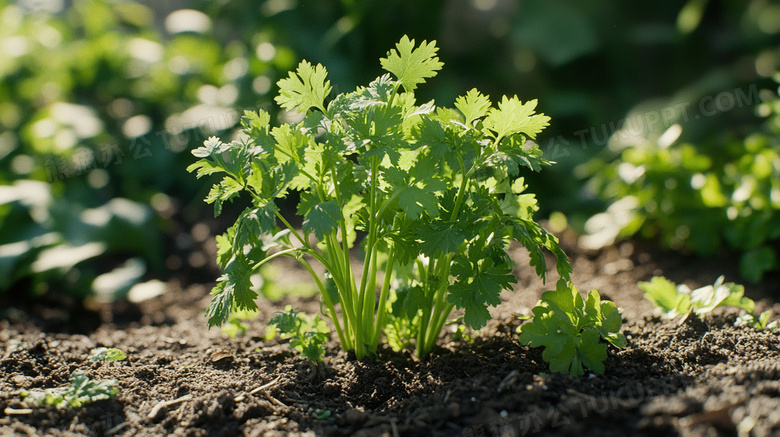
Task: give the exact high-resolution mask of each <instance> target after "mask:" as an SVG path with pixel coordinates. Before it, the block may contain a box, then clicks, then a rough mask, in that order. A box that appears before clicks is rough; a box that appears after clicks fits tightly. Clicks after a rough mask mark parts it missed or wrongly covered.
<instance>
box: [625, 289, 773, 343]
mask: <svg viewBox="0 0 780 437" xmlns="http://www.w3.org/2000/svg"><path fill="white" fill-rule="evenodd" d="M724 281H725V278H724V277H723V276H720V277H718V279H717V280H716V281H715V283H714V284H713V285H706V286H704V287H700V288H697V289H695V290H691V289H690V288H688V286H687V285H685V284H679V285H676V284H675V283H674V282H672V281H670V280H668V279H666V278H664V277H663V276H655V277H653V278H652V279H651V280H650V281H648V282H639V283H637V286H638V287H639V289H641V290H642V291H644V292H645V295H644V297H645V299H647V300H649V301H650V302H651V303H652V304H653V305H654V306H655V307H656V308H658V309H660V310H661V312H662V313H663V315H664V316H665V317H667V318H670V319H673V318H675V317H678V316H683V318H681V319H680V322H682V321H684V320H685V318H687V317H688V315H690V314H691V313H694V314H696V315H697V316H699V317H700V318H704V317H705V316H706V315H707V314H709V313H711V312H712V310H714V309H715V308H718V307H727V306H730V307H736V308H739V309H741V310H743V311H744V313H743V314H741V315H740V317H739V318H738V319H737V324H744V325H748V326H751V327H753V328H755V329H757V330H762V329H772V330H773V329H775V328H776V326H777V322H771V323H770V322H769V320H770V319H771V318H772V312H771V311H765V312H763V313H761V314H756V313H755V308H756V303H755V302H754V301H753V299H750V298H749V297H745V296H744V294H745V287H744V286H742V285H739V284H735V283H733V282H728V283H724Z"/></svg>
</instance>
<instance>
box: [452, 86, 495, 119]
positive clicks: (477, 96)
mask: <svg viewBox="0 0 780 437" xmlns="http://www.w3.org/2000/svg"><path fill="white" fill-rule="evenodd" d="M490 106H491V103H490V98H489V97H488V96H485V95H482V93H480V92H479V91H477V89H476V88H473V89H471V90H470V91H469V92H468V93H466V95H465V96H460V97H458V98H457V99H455V107H456V108H458V110H459V111H460V112H461V113H462V114H463V116H464V117H465V118H466V126H469V127H473V126H474V122H475V121H476V120H478V119H480V118H482V117H484V116H485V115H487V112H488V109H490Z"/></svg>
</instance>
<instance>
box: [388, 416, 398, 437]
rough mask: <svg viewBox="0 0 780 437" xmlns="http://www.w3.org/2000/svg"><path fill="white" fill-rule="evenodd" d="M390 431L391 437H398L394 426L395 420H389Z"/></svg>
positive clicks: (396, 427)
mask: <svg viewBox="0 0 780 437" xmlns="http://www.w3.org/2000/svg"><path fill="white" fill-rule="evenodd" d="M390 429H391V430H392V431H393V437H398V426H396V424H395V419H390Z"/></svg>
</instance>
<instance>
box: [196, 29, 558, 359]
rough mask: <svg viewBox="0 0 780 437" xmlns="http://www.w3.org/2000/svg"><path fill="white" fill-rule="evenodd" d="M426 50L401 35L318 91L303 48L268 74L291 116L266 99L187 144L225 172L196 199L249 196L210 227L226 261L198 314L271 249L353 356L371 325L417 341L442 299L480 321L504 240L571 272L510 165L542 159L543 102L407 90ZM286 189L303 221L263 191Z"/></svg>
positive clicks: (322, 74) (374, 337)
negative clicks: (348, 88) (373, 68)
mask: <svg viewBox="0 0 780 437" xmlns="http://www.w3.org/2000/svg"><path fill="white" fill-rule="evenodd" d="M437 51H438V48H437V47H436V45H435V42H427V41H423V42H422V43H421V44H420V45H416V44H415V41H414V40H411V39H409V38H408V37H404V38H402V39H401V41H400V42H399V43H398V44H397V45H396V47H395V49H393V50H391V51H389V52H388V54H387V57H386V58H384V59H381V60H380V63H381V65H382V66H383V67H384V68H385V70H387V73H386V74H383V75H381V76H379V77H378V78H376V79H375V80H374V81H372V82H371V83H369V84H368V85H367V86H365V87H364V86H361V87H358V88H356V89H355V90H354V91H352V92H347V93H342V94H339V95H337V96H335V97H333V98H332V99H330V100H329V101H328V98H329V95H330V92H331V85H330V83H329V81H328V79H327V70H326V68H325V67H323V66H322V65H316V66H312V65H311V64H309V63H308V62H306V61H303V62H301V63H300V65H299V66H298V69H297V70H296V71H295V72H291V73H290V75H289V77H288V78H286V79H283V80H281V81H279V83H278V85H279V96H278V97H277V102H278V103H279V104H280V105H281V106H282V107H283V108H285V109H287V110H291V111H297V112H299V113H301V114H302V115H303V119H302V120H301V121H299V122H296V123H284V124H282V125H280V126H273V127H272V126H271V122H270V116H269V114H268V113H266V112H265V111H262V110H260V111H258V112H247V113H245V116H244V118H243V120H242V127H243V133H244V135H243V136H242V137H241V138H240V139H238V140H235V141H232V142H230V143H224V142H222V141H220V140H219V139H217V138H210V139H209V140H207V141H206V142H205V143H204V145H203V147H200V148H198V149H196V150H194V151H193V154H194V155H195V156H196V157H198V158H201V159H200V160H199V161H197V162H196V163H194V164H192V165H191V166H190V167H189V168H188V170H189V171H191V172H192V171H196V172H197V176H198V177H204V176H210V175H219V176H221V177H222V179H221V180H220V181H219V182H217V183H215V184H214V185H213V187H212V189H211V191H210V192H209V195H208V196H207V197H206V199H205V201H206V202H207V203H212V204H214V208H215V209H214V212H215V214H216V215H219V214H220V213H221V206H222V204H224V202H228V201H233V200H235V199H236V198H237V197H238V196H240V195H241V194H244V195H247V196H248V197H249V198H250V199H251V206H248V207H247V208H246V209H245V210H244V212H243V213H241V214H240V215H239V217H238V219H237V221H236V223H235V224H234V225H233V226H232V227H230V228H229V229H228V230H227V231H226V232H225V233H224V234H223V235H221V236H219V237H218V238H217V246H218V254H217V262H218V264H219V265H220V267H221V268H222V269H223V271H224V274H223V276H222V277H220V278H219V283H218V284H217V286H216V287H215V288H214V290H213V291H212V293H213V295H214V297H213V300H212V303H211V305H210V306H209V309H208V311H207V314H206V315H207V317H208V318H209V325H210V326H214V325H221V324H222V323H224V322H226V321H227V320H228V319H229V315H230V314H231V313H232V312H235V311H237V310H254V309H256V304H255V302H254V300H255V298H256V297H257V291H255V290H253V289H252V286H251V281H250V280H249V278H250V276H251V275H252V274H253V273H255V272H257V271H258V269H259V268H260V267H261V266H262V265H263V264H265V263H266V262H268V261H270V260H272V259H274V258H276V257H280V256H288V257H292V258H295V259H296V260H298V261H299V262H300V263H301V265H302V266H303V267H304V268H305V269H306V270H308V271H309V273H310V274H311V275H312V277H313V279H314V281H315V283H316V284H317V287H318V289H319V290H320V293H321V295H322V303H323V307H324V310H325V312H326V313H327V316H328V317H329V318H330V319H331V320H332V321H333V322H334V325H335V328H336V332H337V334H338V337H339V341H340V342H341V345H342V347H344V349H346V350H352V351H355V354H356V356H357V357H358V358H362V357H364V356H367V355H373V354H375V351H376V349H377V346H378V344H379V341H380V339H381V337H382V334H383V333H384V334H385V337H386V338H387V341H388V342H390V343H391V344H393V345H394V346H395V347H414V348H415V350H416V353H417V355H418V356H424V355H426V354H428V353H429V352H430V351H431V350H432V349H433V347H434V345H435V343H436V340H437V338H438V336H439V334H440V332H441V330H442V328H443V326H444V324H445V323H446V322H447V318H448V317H449V315H450V313H451V312H452V311H453V310H454V309H455V308H460V309H463V310H464V322H465V323H466V324H467V325H468V326H470V327H472V328H475V329H479V328H481V327H482V326H484V325H485V323H486V322H487V319H488V318H489V317H490V315H489V312H488V307H489V306H495V305H498V304H499V303H500V299H499V294H500V293H501V292H502V291H503V290H508V289H511V288H512V284H514V283H515V278H514V276H513V274H512V270H513V268H514V265H513V263H512V261H511V260H510V258H509V256H508V255H507V252H506V250H507V248H508V247H509V244H510V243H511V242H512V241H517V242H519V243H520V244H522V245H523V246H525V247H526V248H527V249H528V250H529V252H530V255H531V262H530V264H531V266H532V267H533V268H535V270H536V272H537V274H538V275H539V276H540V278H542V279H544V277H545V273H546V271H547V266H546V260H545V253H544V252H545V251H549V252H551V253H552V254H553V255H554V256H555V258H556V268H557V270H558V273H559V274H560V275H561V276H562V277H564V278H567V279H568V277H569V273H570V272H571V267H570V265H569V263H568V260H567V258H566V255H565V254H564V252H563V251H562V250H561V248H560V247H559V246H558V241H557V239H556V238H555V237H554V236H553V235H551V234H549V233H548V232H547V231H546V230H544V229H543V228H542V227H541V226H540V225H539V224H538V223H536V222H535V221H534V220H533V214H534V212H535V211H536V210H537V209H538V204H537V199H536V197H535V196H534V194H533V193H529V192H527V191H526V190H527V186H526V185H525V183H524V180H523V177H522V172H523V171H540V170H541V169H542V168H543V167H545V166H547V165H550V162H548V161H546V160H545V159H544V158H543V157H542V152H541V150H540V149H539V147H538V146H537V145H536V144H534V143H532V142H528V141H526V140H527V139H528V138H534V137H535V136H536V135H537V134H538V133H539V132H541V131H542V130H543V129H544V127H546V126H547V125H548V121H549V117H547V116H545V115H544V114H536V113H535V110H536V105H537V103H536V101H535V100H532V101H528V102H521V101H520V99H519V98H518V97H517V96H512V97H507V96H504V97H503V98H502V99H501V100H500V101H499V102H498V103H497V105H495V106H494V105H493V103H492V102H491V99H490V98H489V96H485V95H483V94H481V93H480V92H479V91H477V90H471V91H469V92H468V93H466V94H465V95H464V96H461V97H459V98H458V99H456V101H455V107H454V108H446V107H437V106H436V105H435V103H434V102H433V101H430V102H425V103H422V104H419V103H418V102H417V101H416V98H415V95H414V90H415V89H416V88H417V86H418V85H420V84H423V83H425V82H426V81H427V80H428V79H431V78H433V77H435V76H436V74H437V72H438V70H440V69H441V67H442V63H441V62H440V61H439V59H438V57H437V55H436V54H437ZM291 191H295V192H297V193H298V195H299V198H300V200H299V202H298V203H297V207H296V213H297V215H298V216H299V217H300V222H301V223H302V225H301V227H300V229H299V228H295V227H293V226H292V225H291V224H290V223H291V220H290V219H289V218H288V217H287V216H285V213H286V211H281V210H280V209H279V208H278V207H277V204H276V202H277V200H279V199H281V198H285V197H286V196H287V195H288V194H289V193H290V192H291ZM359 235H360V236H361V239H360V240H358V236H359ZM358 244H359V245H360V246H361V249H362V250H361V251H360V252H359V253H360V254H361V255H360V256H361V257H362V259H360V260H359V261H360V262H359V265H360V266H361V268H362V271H361V272H360V274H357V272H356V271H353V265H354V264H355V263H354V260H353V258H354V254H353V253H354V252H355V251H354V250H352V249H353V247H354V246H355V245H358ZM310 262H317V263H320V264H321V265H322V266H323V267H324V268H325V271H326V273H325V275H324V276H323V275H318V274H316V273H315V270H314V269H313V268H312V267H311V265H310ZM358 278H359V279H358ZM337 307H340V310H341V311H337Z"/></svg>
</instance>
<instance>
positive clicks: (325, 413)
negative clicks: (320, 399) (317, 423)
mask: <svg viewBox="0 0 780 437" xmlns="http://www.w3.org/2000/svg"><path fill="white" fill-rule="evenodd" d="M314 417H315V418H317V419H318V420H328V419H330V418H332V417H333V415H332V414H331V412H330V410H323V409H321V408H317V409H316V410H314Z"/></svg>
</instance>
